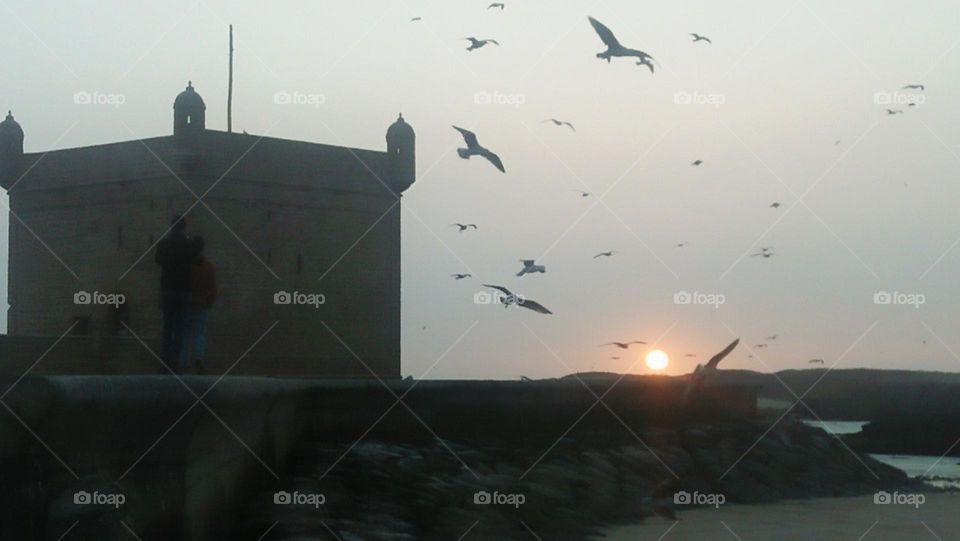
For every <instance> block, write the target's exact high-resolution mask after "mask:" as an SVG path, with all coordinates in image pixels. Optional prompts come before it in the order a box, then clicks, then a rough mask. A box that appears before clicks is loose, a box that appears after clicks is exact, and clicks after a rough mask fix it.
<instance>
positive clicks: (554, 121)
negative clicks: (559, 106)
mask: <svg viewBox="0 0 960 541" xmlns="http://www.w3.org/2000/svg"><path fill="white" fill-rule="evenodd" d="M544 122H553V123H554V124H555V125H556V126H566V127H568V128H570V129H571V130H573V131H574V132H576V131H577V129H576V128H574V127H573V124H571V123H569V122H566V121H563V120H557V119H556V118H548V119H546V120H544V121H542V122H540V123H541V124H543V123H544Z"/></svg>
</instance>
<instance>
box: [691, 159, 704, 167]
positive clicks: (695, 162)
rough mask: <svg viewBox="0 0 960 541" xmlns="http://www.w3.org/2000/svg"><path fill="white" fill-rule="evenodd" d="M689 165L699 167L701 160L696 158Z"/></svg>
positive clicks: (701, 163)
mask: <svg viewBox="0 0 960 541" xmlns="http://www.w3.org/2000/svg"><path fill="white" fill-rule="evenodd" d="M690 165H692V166H694V167H700V166H701V165H703V160H696V161H694V162H693V163H691V164H690Z"/></svg>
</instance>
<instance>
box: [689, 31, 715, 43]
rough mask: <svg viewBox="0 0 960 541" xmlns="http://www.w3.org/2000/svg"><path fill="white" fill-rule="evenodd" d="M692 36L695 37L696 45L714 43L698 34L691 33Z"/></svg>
mask: <svg viewBox="0 0 960 541" xmlns="http://www.w3.org/2000/svg"><path fill="white" fill-rule="evenodd" d="M690 35H691V36H693V42H694V43H696V42H698V41H706V42H707V43H713V42H712V41H710V38H708V37H707V36H701V35H700V34H697V33H691V34H690Z"/></svg>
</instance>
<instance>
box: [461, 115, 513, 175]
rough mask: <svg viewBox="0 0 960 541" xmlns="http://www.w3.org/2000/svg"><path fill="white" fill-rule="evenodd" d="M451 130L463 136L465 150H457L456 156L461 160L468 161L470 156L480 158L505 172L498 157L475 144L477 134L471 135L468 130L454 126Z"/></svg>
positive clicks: (477, 143)
mask: <svg viewBox="0 0 960 541" xmlns="http://www.w3.org/2000/svg"><path fill="white" fill-rule="evenodd" d="M453 129H455V130H457V131H458V132H460V134H461V135H463V140H464V142H466V143H467V148H458V149H457V154H458V155H459V156H460V157H461V158H463V159H464V160H469V159H470V156H482V157H484V158H486V159H487V160H489V161H490V163H492V164H493V165H494V167H496V168H497V169H499V170H500V172H501V173H506V172H507V170H506V169H504V167H503V162H502V161H500V157H499V156H497V155H496V154H494V153H493V152H490V151H489V150H487V149H485V148H483V147H482V146H480V143H479V142H477V134H475V133H473V132H472V131H470V130H465V129H463V128H458V127H456V126H454V127H453Z"/></svg>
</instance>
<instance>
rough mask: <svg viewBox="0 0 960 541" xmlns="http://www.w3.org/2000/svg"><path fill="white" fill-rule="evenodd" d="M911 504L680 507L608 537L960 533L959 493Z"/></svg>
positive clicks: (863, 500)
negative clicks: (674, 514)
mask: <svg viewBox="0 0 960 541" xmlns="http://www.w3.org/2000/svg"><path fill="white" fill-rule="evenodd" d="M925 497H926V501H925V502H924V503H923V504H922V505H920V506H919V508H914V507H912V506H907V505H877V504H875V503H873V497H872V496H870V497H860V498H825V499H818V500H804V501H791V502H784V503H778V504H773V505H726V506H721V507H720V508H719V509H713V508H709V509H706V508H698V509H693V510H690V511H682V512H681V513H680V520H679V521H678V522H676V523H673V522H670V521H668V520H665V519H662V518H652V519H649V520H648V521H647V522H646V523H645V524H642V525H637V526H625V527H621V528H614V529H612V530H611V531H610V532H608V534H607V537H604V538H598V539H606V540H608V541H621V540H622V541H626V540H628V539H629V540H630V541H644V540H650V541H658V540H660V539H662V540H663V541H682V540H686V539H689V540H697V541H704V540H711V541H712V540H724V539H729V540H732V541H736V540H742V541H750V540H766V539H770V540H774V541H794V540H797V541H800V540H803V541H809V540H817V541H821V540H823V541H827V540H832V539H836V540H843V541H859V540H861V539H862V540H863V541H880V540H886V541H893V540H898V541H899V540H906V541H922V540H925V539H927V540H931V541H935V540H938V539H960V494H926V495H925Z"/></svg>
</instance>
